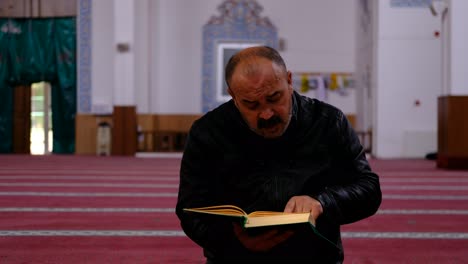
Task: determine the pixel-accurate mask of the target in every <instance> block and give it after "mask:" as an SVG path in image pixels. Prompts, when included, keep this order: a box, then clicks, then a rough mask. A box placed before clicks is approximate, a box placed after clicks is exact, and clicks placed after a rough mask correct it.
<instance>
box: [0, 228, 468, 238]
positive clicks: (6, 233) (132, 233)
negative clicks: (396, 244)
mask: <svg viewBox="0 0 468 264" xmlns="http://www.w3.org/2000/svg"><path fill="white" fill-rule="evenodd" d="M0 236H3V237H11V236H49V237H50V236H93V237H102V236H112V237H142V236H143V237H148V236H149V237H160V236H163V237H182V236H186V235H185V233H184V232H183V231H179V230H79V231H77V230H14V231H10V230H0ZM341 236H342V237H343V238H374V239H468V233H441V232H342V234H341Z"/></svg>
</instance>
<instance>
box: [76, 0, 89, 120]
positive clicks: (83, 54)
mask: <svg viewBox="0 0 468 264" xmlns="http://www.w3.org/2000/svg"><path fill="white" fill-rule="evenodd" d="M91 7H92V3H91V0H78V36H77V39H78V60H77V61H78V87H77V100H78V102H77V106H78V109H77V112H78V113H90V112H91V105H92V98H91V91H92V87H91V29H92V23H91V22H92V21H91Z"/></svg>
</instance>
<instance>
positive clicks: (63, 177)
mask: <svg viewBox="0 0 468 264" xmlns="http://www.w3.org/2000/svg"><path fill="white" fill-rule="evenodd" d="M108 174H109V173H108ZM127 174H132V173H131V172H129V173H127ZM166 176H167V175H166ZM166 176H101V175H95V176H68V175H47V176H37V175H17V176H0V180H4V179H5V180H24V179H28V180H34V179H36V180H106V181H107V180H110V181H136V180H144V181H161V180H164V181H179V176H178V175H177V176H176V175H175V176H173V177H170V176H167V177H166Z"/></svg>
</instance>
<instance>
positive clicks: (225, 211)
mask: <svg viewBox="0 0 468 264" xmlns="http://www.w3.org/2000/svg"><path fill="white" fill-rule="evenodd" d="M184 210H185V211H189V212H198V213H206V214H217V215H230V216H247V213H246V212H245V211H244V210H242V209H241V208H240V207H238V206H235V205H216V206H207V207H198V208H188V209H184Z"/></svg>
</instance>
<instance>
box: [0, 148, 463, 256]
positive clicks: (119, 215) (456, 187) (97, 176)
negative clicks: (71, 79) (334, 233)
mask: <svg viewBox="0 0 468 264" xmlns="http://www.w3.org/2000/svg"><path fill="white" fill-rule="evenodd" d="M179 164H180V159H179V158H130V157H91V156H21V155H2V156H0V264H3V263H7V264H9V263H12V264H13V263H14V264H19V263H34V264H36V263H73V264H74V263H91V264H98V263H99V264H100V263H132V264H133V263H137V264H138V263H204V258H203V256H202V252H201V249H200V248H199V247H198V246H197V245H195V244H194V243H193V242H191V241H190V240H189V239H188V238H187V237H186V236H185V235H184V234H183V232H182V231H181V229H180V226H179V222H178V219H177V217H176V216H175V214H174V206H175V202H176V199H177V185H178V169H179ZM371 164H372V167H373V169H374V170H375V171H377V172H378V173H379V175H380V176H381V181H382V190H383V193H384V200H383V203H382V206H381V208H380V209H381V210H380V211H379V212H378V214H376V215H375V216H373V217H371V218H368V219H365V220H362V221H360V222H357V223H354V224H350V225H345V226H343V227H342V231H343V241H344V246H345V263H352V264H370V263H379V264H380V263H384V264H385V263H408V264H409V263H411V264H419V263H468V251H467V249H468V224H467V223H468V171H451V170H450V171H447V170H438V169H436V168H435V162H433V161H427V160H371Z"/></svg>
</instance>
